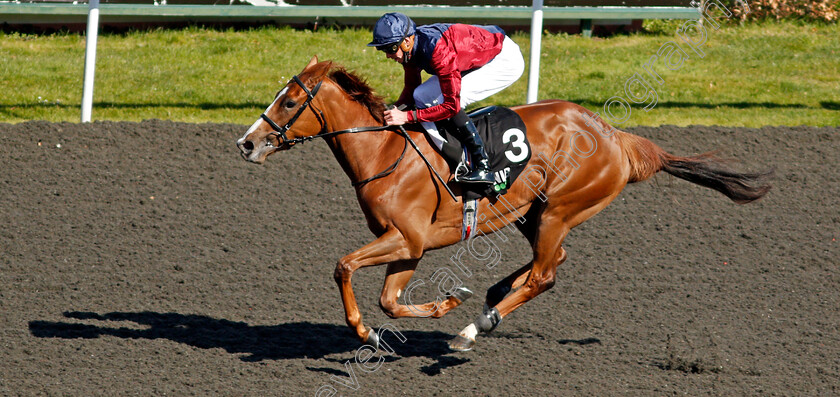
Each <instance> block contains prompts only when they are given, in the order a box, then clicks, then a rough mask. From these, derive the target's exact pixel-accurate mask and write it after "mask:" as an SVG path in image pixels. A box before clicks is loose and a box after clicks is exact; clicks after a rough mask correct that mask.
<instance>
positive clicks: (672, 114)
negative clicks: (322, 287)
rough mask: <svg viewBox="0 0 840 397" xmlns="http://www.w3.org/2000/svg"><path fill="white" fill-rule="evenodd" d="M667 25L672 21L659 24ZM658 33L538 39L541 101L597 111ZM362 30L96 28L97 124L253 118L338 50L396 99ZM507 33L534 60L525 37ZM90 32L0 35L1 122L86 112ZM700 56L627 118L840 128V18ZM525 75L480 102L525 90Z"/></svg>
mask: <svg viewBox="0 0 840 397" xmlns="http://www.w3.org/2000/svg"><path fill="white" fill-rule="evenodd" d="M662 26H664V28H663V27H662ZM668 26H669V25H668V24H663V25H660V28H659V29H657V31H658V32H660V33H657V34H651V33H640V34H633V35H625V36H614V37H610V38H606V39H600V38H596V39H586V38H583V37H580V36H569V35H565V34H548V35H545V36H544V37H543V54H542V58H541V78H540V94H539V98H540V99H547V98H559V99H565V100H570V101H572V102H576V103H579V104H581V105H583V106H585V107H587V108H589V109H591V110H593V111H599V112H601V114H603V113H604V112H603V106H604V102H605V101H606V100H607V99H608V98H610V97H612V96H615V95H621V96H626V95H625V94H624V83H625V81H627V80H628V79H629V78H630V77H631V76H633V75H634V74H635V73H639V74H640V75H643V76H645V77H646V78H648V80H649V81H650V78H649V77H647V74H646V73H645V72H644V70H643V69H642V65H643V64H644V63H645V62H646V61H647V60H648V59H649V58H650V57H651V56H652V55H655V54H656V52H657V50H658V49H659V48H660V46H662V45H663V44H664V43H665V42H667V41H677V42H679V43H680V44H682V42H680V41H679V39H678V37H677V36H676V34H675V33H674V31H673V29H672V30H670V32H669V30H668V29H667V27H668ZM369 36H370V31H369V30H367V29H344V30H329V29H322V30H319V31H318V32H312V31H307V30H294V29H290V28H274V27H265V28H257V29H252V30H245V31H235V30H228V31H219V30H213V29H202V28H188V29H182V30H166V29H160V30H152V31H138V32H131V33H127V34H104V35H100V37H99V47H98V53H97V55H98V56H97V68H96V88H95V91H94V109H93V119H94V120H128V121H139V120H143V119H150V118H160V119H169V120H176V121H187V122H232V123H240V124H250V123H251V122H253V120H255V119H256V118H257V116H258V115H259V113H260V112H262V110H264V109H265V107H266V106H267V105H268V103H269V102H270V101H271V99H272V96H273V94H274V93H275V92H276V91H277V89H278V88H279V87H280V86H281V85H282V84H284V83H285V82H286V81H288V79H290V78H291V76H292V75H294V74H296V73H298V72H300V70H301V69H302V68H303V66H304V65H306V63H307V62H308V60H309V58H310V57H311V56H312V55H314V54H317V55H318V56H319V58H320V59H322V60H325V59H330V60H335V61H337V62H338V63H340V64H342V65H344V66H346V67H347V68H348V69H350V70H355V71H356V72H357V73H359V74H360V75H362V76H364V77H366V78H367V80H368V81H369V83H370V84H371V85H372V86H373V87H374V88H375V89H376V90H377V92H379V93H380V94H381V95H383V96H384V97H386V98H387V99H389V100H394V99H396V97H397V96H398V95H399V92H400V90H401V87H402V76H401V68H400V67H399V66H398V65H396V64H394V63H393V62H391V61H390V60H387V59H385V58H384V56H382V54H380V53H376V51H374V50H372V49H370V48H368V47H365V43H367V42H368V41H369V40H370V37H369ZM513 39H514V40H515V41H516V42H517V43H518V44H519V45H520V47H521V48H522V51H523V53H524V54H525V57H526V60H527V59H528V50H529V45H530V44H529V37H528V35H527V34H526V33H516V34H514V35H513ZM84 46H85V38H84V36H83V35H80V34H53V35H21V34H15V33H0V60H2V61H0V89H2V92H3V95H2V96H0V122H12V123H16V122H22V121H26V120H49V121H73V122H75V121H78V120H79V117H80V116H79V115H80V110H79V109H80V103H81V96H82V76H83V71H84ZM702 49H703V51H704V52H705V54H706V55H705V57H704V58H702V59H701V58H699V57H697V56H696V55H695V54H694V53H693V52H692V51H691V50H690V49H688V48H687V47H686V50H687V51H688V53H689V55H690V59H689V60H687V61H686V62H685V63H684V64H683V66H682V67H681V68H680V69H678V70H674V71H672V70H668V69H665V68H664V67H660V66H657V67H655V70H656V71H657V72H658V73H659V75H660V76H662V78H663V80H664V84H662V85H656V88H655V89H656V91H657V93H658V95H659V100H658V103H657V104H656V106H654V107H653V108H652V109H651V110H650V111H644V110H643V109H642V107H643V105H642V104H638V105H637V104H633V107H632V115H631V117H630V118H629V120H628V121H627V122H626V123H625V124H624V125H625V126H632V125H661V124H674V125H691V124H705V125H710V124H718V125H731V126H750V127H758V126H762V125H817V126H822V125H840V61H838V60H839V59H840V26H838V25H837V24H833V25H826V24H813V25H809V24H802V23H787V22H783V23H776V22H765V23H756V24H746V25H743V26H725V27H722V28H721V29H720V30H717V31H715V30H709V33H708V42H707V43H706V45H705V46H704V47H702ZM526 90H527V69H526V76H523V77H522V78H521V79H520V80H519V81H518V82H517V83H515V84H514V85H513V86H512V87H510V88H509V89H507V90H505V91H503V92H501V93H499V94H497V95H495V96H493V97H491V98H489V99H487V100H485V101H483V102H482V103H479V104H476V105H475V106H479V105H486V104H501V105H508V106H510V105H516V104H521V103H523V102H524V100H525V95H526Z"/></svg>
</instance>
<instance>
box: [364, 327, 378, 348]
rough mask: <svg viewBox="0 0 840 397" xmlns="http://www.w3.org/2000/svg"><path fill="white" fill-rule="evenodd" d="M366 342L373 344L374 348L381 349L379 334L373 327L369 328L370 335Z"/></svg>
mask: <svg viewBox="0 0 840 397" xmlns="http://www.w3.org/2000/svg"><path fill="white" fill-rule="evenodd" d="M365 343H366V344H368V345H371V346H373V348H374V349H377V350H379V335H377V334H376V331H374V330H373V329H371V328H368V336H367V339H366V340H365Z"/></svg>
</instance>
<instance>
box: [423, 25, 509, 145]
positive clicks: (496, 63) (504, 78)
mask: <svg viewBox="0 0 840 397" xmlns="http://www.w3.org/2000/svg"><path fill="white" fill-rule="evenodd" d="M524 71H525V59H524V58H523V57H522V51H520V50H519V46H518V45H517V44H516V43H515V42H514V41H513V40H511V39H510V37H507V36H506V37H505V41H504V42H503V43H502V51H501V52H499V55H496V57H495V58H493V60H491V61H490V62H488V63H487V64H486V65H484V66H482V67H480V68H478V69H476V70H473V71H472V72H470V73H468V74H467V75H466V76H463V77H462V78H461V109H464V108H466V107H467V106H468V105H469V104H471V103H475V102H478V101H480V100H482V99H485V98H487V97H489V96H490V95H493V94H495V93H497V92H499V91H501V90H503V89H505V88H507V87H509V86H510V85H511V84H513V83H514V82H515V81H516V80H518V79H519V78H520V77H521V76H522V72H524ZM414 103H415V105H416V106H417V108H418V109H425V108H430V107H432V106H436V105H439V104H441V103H443V94H442V93H441V91H440V82H439V81H438V77H437V76H431V77H429V79H428V80H426V81H424V82H423V84H420V86H419V87H417V88H416V89H415V90H414ZM420 124H421V125H422V126H423V128H425V129H426V132H428V133H429V135H430V136H431V137H432V140H433V141H434V142H435V144H436V145H437V146H438V148H440V147H441V146H443V143H444V142H446V140H444V139H443V137H441V136H440V133H439V132H438V130H437V127H436V126H435V123H433V122H430V121H424V122H421V123H420Z"/></svg>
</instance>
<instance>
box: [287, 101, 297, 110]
mask: <svg viewBox="0 0 840 397" xmlns="http://www.w3.org/2000/svg"><path fill="white" fill-rule="evenodd" d="M295 105H297V104H296V103H295V101H289V102H286V108H287V109H291V108H293V107H295Z"/></svg>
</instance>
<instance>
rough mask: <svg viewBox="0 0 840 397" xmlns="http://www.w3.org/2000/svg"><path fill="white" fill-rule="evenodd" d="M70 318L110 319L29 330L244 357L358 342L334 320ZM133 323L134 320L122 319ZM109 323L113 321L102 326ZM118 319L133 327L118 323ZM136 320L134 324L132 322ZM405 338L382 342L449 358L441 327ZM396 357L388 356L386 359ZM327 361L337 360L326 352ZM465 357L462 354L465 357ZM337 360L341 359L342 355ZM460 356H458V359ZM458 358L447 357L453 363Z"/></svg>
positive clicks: (321, 354) (344, 348) (332, 350)
mask: <svg viewBox="0 0 840 397" xmlns="http://www.w3.org/2000/svg"><path fill="white" fill-rule="evenodd" d="M64 316H65V317H67V318H69V319H75V320H97V321H105V322H108V323H110V324H107V325H105V326H102V325H91V324H83V323H73V322H60V321H59V322H55V321H31V322H30V323H29V330H30V332H31V333H32V335H34V336H36V337H38V338H63V339H93V338H98V337H100V336H113V337H118V338H126V339H149V340H152V339H168V340H171V341H175V342H179V343H183V344H186V345H190V346H194V347H197V348H201V349H215V348H220V349H224V350H225V351H227V352H228V353H231V354H241V355H242V356H241V357H240V359H241V360H242V361H246V362H258V361H263V360H287V359H303V358H308V359H321V358H326V356H329V355H332V354H339V353H348V352H353V353H354V355H355V350H356V349H357V348H359V347H360V346H361V345H360V343H359V342H358V340H356V339H355V338H353V337H352V336H351V335H350V332H348V330H347V327H345V326H338V325H334V324H314V323H309V322H296V323H287V324H280V325H270V326H265V325H249V324H247V323H244V322H236V321H229V320H224V319H216V318H212V317H208V316H202V315H194V314H189V315H188V314H179V313H157V312H134V313H132V312H113V313H106V314H97V313H92V312H65V313H64ZM128 322H130V323H134V324H128ZM111 324H113V325H114V326H108V325H111ZM122 324H125V325H132V326H133V327H128V326H120V325H122ZM137 325H139V326H140V327H138V326H137ZM400 332H402V334H403V335H404V337H405V338H406V340H405V342H400V341H399V339H398V338H397V336H396V335H389V336H388V337H387V339H388V344H389V346H391V347H392V348H393V349H394V350H395V351H396V353H397V355H398V356H400V357H417V356H422V357H429V358H433V359H436V360H437V361H439V363H441V365H443V366H444V367H446V366H451V365H447V363H450V362H451V360H450V358H451V357H449V358H447V357H442V356H443V355H445V354H447V353H449V350H448V348H447V345H446V341H447V339H448V338H449V337H450V335H447V334H445V333H443V332H437V331H435V332H425V331H401V330H400ZM397 359H398V358H390V357H389V360H390V361H393V360H397ZM327 360H329V361H341V360H336V359H334V358H327ZM467 361H468V360H467ZM342 362H343V361H342ZM463 362H466V361H462V362H460V363H463ZM460 363H452V364H455V365H459V364H460Z"/></svg>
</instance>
